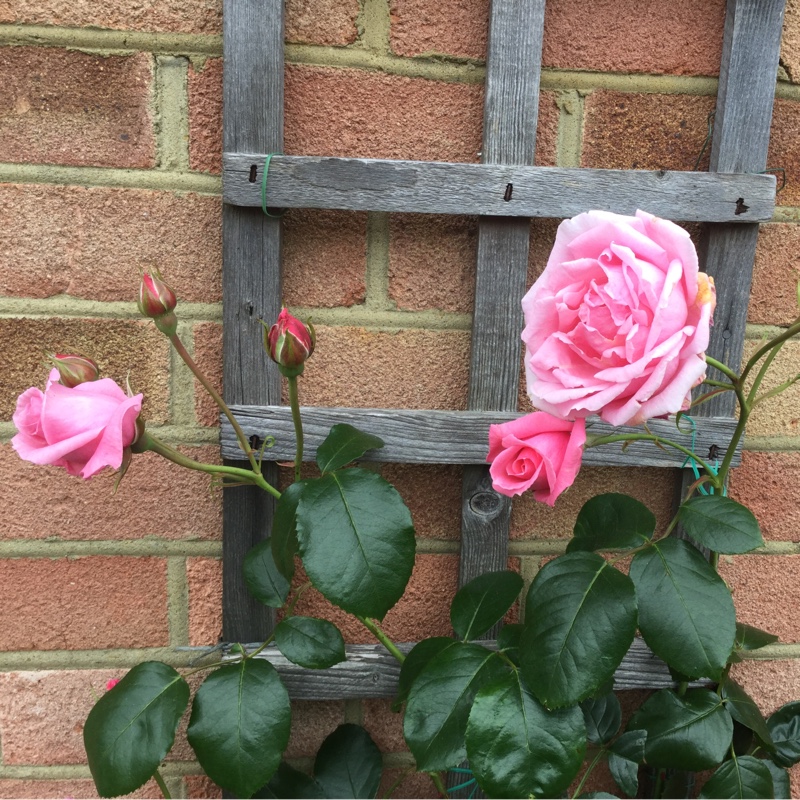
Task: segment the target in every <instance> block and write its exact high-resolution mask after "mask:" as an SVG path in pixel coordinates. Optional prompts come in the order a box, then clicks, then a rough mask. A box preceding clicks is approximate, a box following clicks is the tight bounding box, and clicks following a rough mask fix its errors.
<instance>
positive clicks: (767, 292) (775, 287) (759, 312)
mask: <svg viewBox="0 0 800 800" xmlns="http://www.w3.org/2000/svg"><path fill="white" fill-rule="evenodd" d="M798 249H800V226H798V225H786V224H778V223H773V224H770V225H762V226H761V229H760V231H759V234H758V247H757V249H756V263H755V268H754V270H753V286H752V290H751V292H750V306H749V308H748V311H747V320H748V322H753V323H760V324H762V325H789V324H791V323H792V322H793V321H794V320H795V319H797V317H798V316H800V309H798V306H797V283H798V280H800V267H798V264H797V252H798Z"/></svg>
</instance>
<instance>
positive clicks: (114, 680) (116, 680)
mask: <svg viewBox="0 0 800 800" xmlns="http://www.w3.org/2000/svg"><path fill="white" fill-rule="evenodd" d="M121 680H122V678H110V679H109V680H108V682H107V683H106V691H107V692H108V691H110V690H111V689H113V688H114V687H115V686H116V685H117V684H118V683H119V682H120V681H121Z"/></svg>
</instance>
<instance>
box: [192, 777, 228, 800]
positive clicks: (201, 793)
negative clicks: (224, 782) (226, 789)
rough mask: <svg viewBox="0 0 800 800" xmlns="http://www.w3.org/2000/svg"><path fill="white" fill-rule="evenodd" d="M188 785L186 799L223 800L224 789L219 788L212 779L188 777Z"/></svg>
mask: <svg viewBox="0 0 800 800" xmlns="http://www.w3.org/2000/svg"><path fill="white" fill-rule="evenodd" d="M183 780H184V783H185V784H186V795H185V796H186V797H191V798H194V799H195V800H210V799H211V798H213V799H214V800H217V798H219V800H222V789H220V787H219V786H217V784H216V783H214V781H212V780H211V778H208V777H206V776H205V775H187V776H186V777H185V778H184V779H183Z"/></svg>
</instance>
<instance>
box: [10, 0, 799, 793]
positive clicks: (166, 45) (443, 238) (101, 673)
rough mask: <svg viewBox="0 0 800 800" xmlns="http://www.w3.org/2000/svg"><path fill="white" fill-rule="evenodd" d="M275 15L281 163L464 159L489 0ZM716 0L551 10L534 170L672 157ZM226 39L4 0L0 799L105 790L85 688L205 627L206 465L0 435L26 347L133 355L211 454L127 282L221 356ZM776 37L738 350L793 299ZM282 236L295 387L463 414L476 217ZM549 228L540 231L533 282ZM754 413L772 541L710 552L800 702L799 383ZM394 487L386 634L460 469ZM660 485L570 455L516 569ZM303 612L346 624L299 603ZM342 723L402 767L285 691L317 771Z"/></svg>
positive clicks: (793, 181)
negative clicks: (397, 511)
mask: <svg viewBox="0 0 800 800" xmlns="http://www.w3.org/2000/svg"><path fill="white" fill-rule="evenodd" d="M287 5H288V11H287V13H288V19H287V38H288V47H287V62H288V63H287V71H286V83H287V91H286V152H288V153H297V154H300V153H302V154H320V155H349V156H377V157H388V158H413V159H442V160H451V161H475V160H476V159H477V153H478V151H479V149H480V137H481V104H482V80H483V76H484V70H483V66H482V59H483V58H484V56H485V42H486V28H487V16H488V0H451V2H448V3H441V2H439V0H288V4H287ZM723 14H724V3H723V0H706V2H704V3H696V2H692V0H673V2H671V3H668V4H665V3H663V1H662V0H549V2H548V14H547V28H546V34H545V50H544V64H545V70H544V75H543V82H542V88H543V92H542V100H541V107H540V122H539V136H538V147H537V163H539V164H543V165H552V164H559V165H563V166H587V167H615V168H642V169H657V168H666V169H691V168H692V166H693V164H694V162H695V158H696V156H697V154H698V152H699V150H700V146H701V143H702V141H703V139H704V137H705V135H706V117H707V115H708V112H709V110H710V109H711V107H712V106H713V103H714V93H715V91H716V74H717V70H718V63H719V55H720V47H721V39H722V21H723ZM220 29H221V20H220V8H219V0H165V1H164V2H157V1H156V0H143V2H141V3H136V4H133V3H130V2H127V0H75V2H66V0H37V1H36V2H33V1H32V0H0V354H2V357H0V440H1V441H2V443H3V444H2V446H0V512H1V513H0V587H2V588H1V589H0V745H1V749H2V760H0V796H4V797H23V796H30V797H43V796H53V797H64V796H72V797H90V796H94V794H93V786H92V783H91V781H90V780H89V777H88V769H87V768H86V766H85V763H84V754H83V747H82V739H81V726H82V722H83V720H84V718H85V716H86V714H87V713H88V710H89V708H90V707H91V705H92V703H93V701H94V698H95V697H96V696H97V695H98V694H99V693H100V692H102V691H103V688H104V685H105V682H106V680H107V679H108V678H111V677H119V676H121V675H122V674H123V673H124V671H125V670H126V669H127V668H129V667H130V666H132V665H134V664H135V663H137V662H139V661H141V660H143V659H147V658H159V659H163V660H166V661H168V662H170V663H173V664H175V665H176V666H179V665H181V664H184V663H186V661H187V660H188V659H189V658H191V655H190V654H187V652H186V651H180V650H176V649H175V648H176V647H185V646H189V645H203V644H213V643H215V642H216V641H217V639H218V637H219V633H220V618H221V613H220V562H219V558H220V554H221V542H220V539H221V521H220V498H219V496H218V495H217V494H214V493H213V492H212V491H211V490H210V488H209V485H208V482H207V481H206V480H204V479H203V478H198V477H197V476H196V475H190V474H188V473H186V472H184V471H181V470H179V469H177V468H173V467H172V465H170V464H167V463H165V462H160V461H159V460H158V459H157V458H155V457H150V456H145V457H138V458H137V459H136V461H135V462H134V465H133V467H132V468H131V470H130V473H129V476H128V477H127V478H126V479H125V481H124V482H123V484H122V487H121V489H120V491H119V492H118V494H117V496H116V497H113V498H112V497H111V486H112V478H111V477H110V476H102V477H99V478H97V479H95V480H93V481H91V482H90V483H88V484H82V483H81V482H79V481H78V480H77V479H72V478H68V477H67V476H66V475H64V474H62V473H61V472H59V471H57V470H51V469H43V468H37V467H33V466H31V465H28V464H24V463H22V462H21V461H20V460H19V459H18V458H17V457H16V455H15V454H14V453H13V451H12V450H11V448H10V446H8V444H7V442H8V440H9V439H10V437H11V436H12V433H13V428H12V425H11V422H10V419H11V414H12V413H13V408H14V400H15V397H16V395H17V394H18V393H19V392H21V391H22V390H23V389H25V388H26V387H27V386H29V385H30V384H31V383H43V381H44V376H45V372H44V369H43V367H42V352H43V350H45V349H59V350H71V349H76V350H79V351H84V352H86V353H88V354H91V355H93V356H94V357H95V358H96V359H97V360H98V361H99V362H100V363H101V364H102V365H103V367H104V370H105V372H106V374H107V375H110V376H112V377H115V378H117V379H120V380H124V378H125V376H126V374H127V373H128V372H130V379H131V383H132V384H133V386H134V387H135V388H136V390H137V391H144V393H145V396H146V404H145V413H146V416H147V419H148V420H149V422H150V423H151V424H152V425H157V426H160V435H161V436H162V437H163V438H164V439H166V440H167V441H168V442H171V443H180V444H181V445H182V446H184V447H185V448H186V450H187V452H189V453H191V454H196V455H198V456H199V457H202V458H205V459H213V458H214V457H215V455H214V454H215V448H216V439H217V431H216V427H215V426H216V411H215V409H214V408H213V407H212V406H211V405H210V404H209V402H208V401H207V400H206V398H205V397H204V396H203V395H202V394H201V393H200V392H198V391H197V387H196V386H195V384H194V382H193V380H192V378H191V376H190V375H189V374H188V372H187V371H186V370H185V369H184V368H183V367H182V365H181V364H180V363H178V362H177V360H176V358H175V357H173V356H172V355H171V354H170V352H169V350H168V348H167V347H166V346H165V340H163V338H162V337H160V335H159V334H158V333H157V332H156V331H155V329H154V328H153V327H152V326H151V325H149V324H146V323H144V322H142V321H140V319H139V318H138V315H137V312H136V308H135V306H134V304H133V302H132V299H133V297H134V295H135V292H136V287H137V283H138V272H139V270H140V269H141V268H143V267H145V268H146V267H151V266H154V265H155V266H159V267H161V268H162V270H163V271H164V273H165V275H166V276H168V278H169V279H170V280H171V281H172V283H173V284H174V285H175V287H176V289H177V291H178V294H179V296H180V298H181V305H180V309H179V310H180V311H181V320H182V322H181V330H180V332H181V334H182V336H183V337H184V340H185V341H186V342H187V343H188V344H189V346H190V348H191V349H192V350H193V352H194V354H195V356H196V357H197V358H198V360H199V361H200V362H201V363H202V364H203V365H204V367H205V368H206V369H207V370H208V371H209V372H210V373H211V374H213V375H215V376H219V375H220V374H221V364H220V338H221V332H220V319H221V289H220V268H221V238H220V216H221V202H220V179H219V169H220V148H221V144H220V141H221V135H220V113H221V76H222V59H221V48H222V45H221V35H220ZM783 51H784V52H783V60H782V69H781V73H780V81H779V83H778V88H777V98H778V99H777V103H776V111H775V122H774V125H773V139H772V150H771V154H770V158H769V163H770V165H774V166H782V167H784V168H785V169H786V171H787V179H788V184H787V187H786V189H785V190H784V191H783V192H782V194H780V195H779V203H780V207H779V208H778V210H777V212H776V214H775V218H774V221H773V222H772V223H770V224H769V225H765V226H763V227H762V233H761V238H760V243H759V250H758V261H757V264H756V276H755V283H754V288H753V301H752V304H751V309H750V318H749V322H750V326H749V328H748V340H749V342H748V346H749V347H751V348H752V347H755V346H756V344H757V342H758V341H759V340H760V339H761V338H762V337H763V336H764V334H765V333H767V332H769V331H771V330H773V329H774V328H775V327H776V326H781V325H785V324H786V323H787V322H788V321H789V320H790V319H792V318H793V317H794V316H795V315H796V314H797V310H796V306H795V288H794V286H795V283H796V281H797V279H798V277H800V275H799V274H798V273H800V257H799V256H798V255H797V254H798V252H799V251H800V138H799V137H798V134H799V133H800V85H799V84H800V0H789V2H788V14H787V22H786V29H785V35H784V48H783ZM285 225H286V251H285V252H286V258H285V289H284V292H285V296H284V300H285V302H286V303H287V304H288V305H290V306H291V307H292V309H293V310H294V311H295V312H296V313H299V314H300V315H301V316H306V315H313V318H314V321H315V323H316V324H317V325H318V332H319V344H318V349H317V352H316V353H315V355H314V357H313V359H312V360H311V362H309V366H308V369H307V371H306V375H307V379H306V380H305V381H304V383H303V385H302V388H301V391H302V399H303V402H305V403H308V404H320V405H334V404H335V405H354V406H374V405H379V406H405V407H428V408H463V407H464V405H465V401H466V385H467V364H468V353H469V328H470V312H471V308H472V289H471V282H472V278H473V271H474V266H473V263H474V259H475V248H476V226H475V221H474V219H467V218H457V217H455V218H452V217H451V218H444V217H442V218H436V217H434V218H430V217H427V218H425V217H421V216H416V215H408V216H403V215H395V214H378V213H375V214H349V215H348V214H345V213H342V212H333V211H330V212H328V211H299V210H297V211H291V212H290V213H289V214H288V215H287V216H286V218H285ZM554 231H555V222H553V221H549V220H541V221H537V222H535V223H534V224H533V225H532V255H531V277H532V278H533V277H534V276H535V275H536V274H537V271H538V270H540V269H541V268H542V266H543V264H544V262H545V260H546V255H547V251H548V249H549V247H550V244H551V242H552V238H553V235H554ZM777 364H778V368H777V370H776V373H775V377H774V382H775V383H777V382H779V380H782V379H785V378H786V377H788V376H790V375H793V374H795V373H796V372H797V371H798V370H800V342H793V343H790V344H789V345H788V346H787V347H786V348H785V350H784V355H782V356H781V358H779V359H778V362H777ZM523 407H524V404H523ZM764 412H766V413H764ZM764 412H762V413H761V414H760V415H759V416H757V417H756V419H755V420H754V422H753V424H752V426H751V428H750V431H749V436H748V439H747V443H746V446H747V452H746V453H745V455H744V463H743V466H742V467H741V468H740V469H739V471H738V472H737V473H736V474H735V476H734V479H733V492H734V494H735V495H736V496H737V497H738V498H739V499H741V500H743V501H744V502H747V503H748V504H750V505H751V507H753V508H754V510H755V511H756V512H757V514H758V516H759V518H760V520H761V523H762V526H763V529H764V535H765V539H766V540H767V546H766V548H765V549H764V551H763V552H762V553H760V554H758V555H750V556H741V557H736V558H724V561H723V565H722V570H723V574H724V576H725V578H726V579H727V580H728V581H729V582H730V584H731V586H732V587H733V589H734V596H735V600H736V604H737V607H738V610H739V614H740V617H741V618H742V620H743V621H745V622H748V623H751V624H755V625H759V626H763V627H767V628H770V629H772V630H773V631H774V632H775V633H778V634H780V636H781V639H782V642H783V643H782V644H780V645H776V646H774V647H772V648H770V649H769V650H768V651H761V653H762V657H761V658H760V660H757V661H750V662H747V663H745V664H744V665H742V666H740V667H738V668H737V675H738V677H739V678H740V679H741V680H742V681H743V682H744V683H745V685H746V686H747V688H748V690H749V691H750V692H751V693H753V695H754V696H755V697H756V698H757V699H759V700H761V701H762V703H763V704H764V705H765V706H766V709H767V710H771V709H772V708H774V707H776V706H778V705H780V704H782V703H784V702H786V701H788V700H790V699H795V698H798V697H800V622H799V621H798V617H797V613H796V609H797V601H798V594H799V593H800V532H799V531H800V490H798V489H797V485H798V483H800V387H795V388H794V389H792V390H790V391H789V392H787V393H786V394H785V395H783V396H782V398H781V399H779V400H776V401H773V402H772V403H771V404H769V405H767V406H766V407H765V409H764ZM383 473H384V475H385V476H386V477H387V478H389V479H390V480H392V481H394V482H395V483H396V484H397V485H398V487H399V488H400V489H401V491H402V492H403V493H404V494H406V495H407V496H408V500H409V504H410V506H411V509H412V512H413V514H414V518H415V522H416V526H417V531H418V534H419V537H420V542H419V552H420V555H419V557H418V563H417V569H416V571H415V573H414V577H413V578H412V582H411V585H410V587H409V593H408V596H407V597H406V598H405V599H404V600H403V601H402V602H401V604H400V606H399V607H398V609H397V610H396V611H392V612H391V613H390V614H389V616H388V617H387V628H388V630H389V632H390V633H391V634H392V635H393V636H394V637H396V638H397V639H400V640H407V639H412V638H415V637H419V636H422V635H435V634H447V633H448V632H449V622H448V615H447V604H448V600H449V597H450V596H451V594H452V593H453V591H454V589H455V587H456V582H457V552H458V536H459V522H458V509H459V505H460V470H459V469H458V468H455V467H437V468H432V467H403V466H386V467H385V468H384V470H383ZM670 477H671V475H670ZM664 478H665V475H664V473H663V472H659V471H657V470H637V471H636V472H635V473H633V472H631V471H625V470H613V469H586V470H584V471H583V472H582V473H581V475H580V476H579V478H578V480H577V482H576V484H575V486H574V487H573V488H572V489H571V490H570V492H569V493H568V494H567V495H566V496H564V497H563V498H562V499H560V500H559V501H558V503H557V505H556V508H555V510H550V509H548V508H546V507H543V506H537V505H535V504H534V503H533V502H532V501H531V500H529V499H527V498H525V499H522V500H520V501H518V502H516V504H515V507H514V514H513V522H512V537H513V541H512V544H511V553H512V557H513V559H512V560H513V563H514V564H515V565H517V566H518V568H519V569H520V570H521V571H522V574H523V575H524V577H525V578H526V579H530V578H531V577H532V576H533V575H534V574H535V572H536V570H537V568H538V566H539V564H540V561H541V560H542V559H543V558H547V557H548V556H551V555H552V554H554V553H558V552H561V551H562V550H563V547H564V544H565V540H566V537H567V536H568V534H569V531H570V529H571V525H572V521H573V520H574V516H575V513H576V512H577V510H578V508H580V505H581V504H582V503H583V502H584V501H585V500H586V499H587V498H588V497H589V496H591V495H592V494H593V493H596V492H598V491H611V490H615V491H627V492H630V493H632V494H634V495H636V496H637V497H640V498H641V499H643V500H647V501H648V502H649V503H650V505H651V507H653V509H654V510H655V511H656V512H657V513H658V514H659V515H660V517H661V519H662V520H663V519H665V517H666V515H667V514H668V509H669V505H670V500H671V490H670V487H669V485H668V484H669V481H667V480H665V479H664ZM299 610H300V611H303V612H310V611H313V612H316V613H321V614H327V615H329V616H330V617H331V618H332V619H335V620H337V621H338V620H339V619H340V618H341V616H342V615H340V614H338V613H337V612H335V611H332V610H330V609H328V608H326V607H325V606H324V604H323V603H322V601H321V600H320V599H319V597H316V598H315V597H314V596H313V595H312V594H311V593H309V594H306V595H305V597H304V600H303V602H302V604H301V607H300V608H299ZM343 628H344V630H345V633H346V636H347V637H348V638H349V640H350V641H364V640H365V636H364V633H363V632H362V631H361V630H359V629H357V628H356V627H355V626H354V625H352V624H350V623H345V624H344V625H343ZM345 720H348V721H362V722H363V723H364V724H365V725H367V727H368V728H369V729H370V731H371V732H372V734H373V736H374V737H375V738H376V740H377V741H378V743H379V744H380V746H381V747H382V749H384V751H385V752H386V753H387V756H386V765H387V767H388V768H391V770H392V774H393V775H394V776H396V775H397V774H399V772H398V770H401V769H402V768H403V767H404V766H405V765H407V764H409V763H410V762H409V756H408V754H406V753H405V752H404V748H403V743H402V736H401V732H400V724H399V719H398V717H396V716H393V715H391V714H390V712H389V710H388V704H387V703H384V702H378V701H370V702H365V703H359V702H347V703H345V702H338V703H337V702H331V703H323V704H312V703H297V704H295V731H294V734H293V737H292V741H291V744H290V749H289V755H290V756H291V757H293V758H296V759H299V760H300V761H299V763H300V764H301V765H302V764H303V763H308V761H307V759H308V757H309V756H311V755H312V754H313V753H314V752H315V751H316V748H317V747H318V745H319V743H320V742H321V740H322V739H323V738H324V736H325V735H327V733H328V732H329V731H331V730H332V729H333V728H335V727H336V725H337V724H339V723H340V722H342V721H345ZM303 759H306V761H305V762H304V761H303ZM198 772H199V770H198V769H197V766H196V764H195V763H194V762H193V760H192V755H191V751H190V749H189V748H188V746H187V745H186V743H185V742H182V743H181V744H179V745H178V747H177V749H176V751H175V753H174V754H173V755H172V756H171V757H170V760H169V762H168V765H167V767H166V768H165V770H164V774H165V775H166V776H167V782H168V783H169V784H170V786H171V788H172V790H173V791H174V792H175V796H191V797H204V796H216V790H215V789H214V787H212V786H210V785H209V784H208V782H207V781H205V780H204V779H203V778H201V777H199V776H198ZM798 777H800V776H798ZM416 791H420V792H423V793H428V794H427V795H423V796H431V795H430V792H431V787H430V786H429V784H428V782H427V781H421V780H419V779H416V778H412V779H409V780H408V781H407V782H406V783H404V784H403V785H402V786H401V788H400V793H401V794H403V795H404V796H409V795H413V793H414V792H416ZM142 793H143V794H144V795H148V794H149V795H151V796H152V795H153V794H154V793H155V787H154V786H148V787H145V789H144V790H143V792H142Z"/></svg>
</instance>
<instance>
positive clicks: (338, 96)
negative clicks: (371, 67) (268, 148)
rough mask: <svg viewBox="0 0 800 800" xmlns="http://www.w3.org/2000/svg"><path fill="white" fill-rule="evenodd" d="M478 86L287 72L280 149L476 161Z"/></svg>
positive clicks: (354, 73) (355, 73)
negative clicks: (284, 146) (284, 142)
mask: <svg viewBox="0 0 800 800" xmlns="http://www.w3.org/2000/svg"><path fill="white" fill-rule="evenodd" d="M482 118H483V89H482V87H480V86H478V85H465V84H457V83H442V82H439V81H431V80H425V79H422V78H404V77H400V76H397V75H385V74H381V73H377V72H365V71H360V70H353V69H332V68H329V67H308V66H292V67H288V68H287V70H286V152H287V153H291V154H296V155H326V156H327V155H332V156H337V155H338V156H355V157H364V158H406V159H420V160H428V161H467V162H474V161H477V160H478V151H479V150H480V149H481V127H482Z"/></svg>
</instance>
